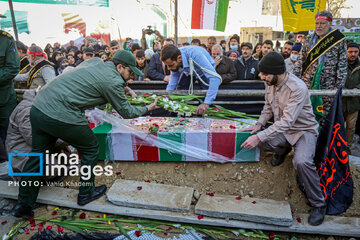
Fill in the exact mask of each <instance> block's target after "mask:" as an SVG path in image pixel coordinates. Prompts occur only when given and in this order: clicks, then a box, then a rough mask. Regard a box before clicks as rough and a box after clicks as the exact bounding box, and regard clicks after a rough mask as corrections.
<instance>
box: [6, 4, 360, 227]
mask: <svg viewBox="0 0 360 240" xmlns="http://www.w3.org/2000/svg"><path fill="white" fill-rule="evenodd" d="M331 20H332V15H331V13H329V12H326V11H323V12H320V13H318V14H317V15H316V19H315V26H316V30H315V32H314V33H313V34H312V35H309V36H308V37H307V38H306V39H304V41H303V42H295V41H291V40H289V41H287V42H286V43H285V44H284V46H282V47H281V46H279V45H278V44H276V46H275V48H274V43H273V41H272V40H265V41H264V42H262V43H258V44H256V45H255V47H254V46H253V45H252V44H251V43H250V42H242V43H240V37H239V36H238V35H237V34H235V35H233V36H232V37H230V39H229V41H228V43H226V41H225V40H220V41H219V40H218V39H216V37H213V36H212V37H209V38H208V39H207V43H206V44H204V43H201V41H200V40H199V39H193V40H192V41H191V43H182V44H179V45H178V46H176V45H175V42H174V40H173V39H171V38H164V37H163V36H161V34H160V33H159V32H158V31H151V32H150V33H149V31H150V30H149V29H146V30H143V36H142V39H141V41H140V42H141V44H139V43H136V42H135V41H134V40H133V39H131V38H126V41H125V42H124V44H123V45H122V46H120V43H119V42H118V41H115V40H113V41H111V42H110V44H109V45H103V46H100V44H99V43H98V42H96V43H95V44H90V43H89V41H88V40H87V39H86V38H85V40H84V44H83V45H81V46H80V47H77V46H75V44H74V41H70V42H69V46H68V47H66V48H64V47H61V45H60V44H59V43H55V44H54V45H53V46H51V45H50V44H48V45H46V47H45V49H42V48H40V47H39V46H37V45H35V44H32V45H31V46H30V47H27V46H25V45H24V44H23V43H21V42H16V43H15V42H13V40H12V37H11V36H8V35H6V34H4V35H5V36H4V37H3V38H2V39H1V41H3V42H4V43H6V46H7V47H8V49H9V50H8V52H9V56H8V57H7V58H6V59H2V60H1V62H0V64H1V72H0V94H1V96H4V97H2V98H1V99H0V117H1V118H0V120H1V122H0V127H1V130H2V140H3V141H2V143H5V138H6V134H9V136H13V135H11V134H12V133H11V131H15V130H16V129H19V127H20V126H19V125H20V124H19V123H16V120H19V119H16V118H14V116H13V115H12V112H13V111H14V109H15V108H20V107H19V106H20V105H19V106H18V107H17V106H16V105H17V102H16V95H15V92H14V90H13V83H15V84H17V83H21V82H22V83H25V84H24V85H25V88H28V89H34V93H33V95H32V96H29V97H28V96H26V95H24V101H25V100H26V101H30V105H29V104H27V105H26V106H27V107H26V108H25V107H24V106H23V107H22V108H24V109H26V112H24V113H23V114H25V115H24V117H23V118H22V119H23V123H21V124H22V125H24V124H27V127H28V129H27V133H28V135H29V134H32V136H31V137H32V152H45V150H48V149H53V148H54V145H55V143H56V141H57V139H58V138H59V139H62V140H64V141H65V142H67V143H69V144H71V145H72V146H74V147H75V148H77V149H78V151H79V152H80V153H81V156H82V164H83V165H90V166H94V165H95V164H96V162H97V154H98V143H97V140H96V138H95V136H94V134H93V133H92V132H91V130H90V128H89V127H88V126H87V122H86V120H85V119H84V117H83V113H82V112H83V110H84V109H88V108H92V107H94V106H99V105H102V104H105V103H107V102H109V103H111V104H112V105H113V107H114V108H115V109H116V110H117V111H118V112H119V113H120V115H122V116H123V117H124V118H132V117H137V116H140V115H143V114H145V113H146V112H147V111H152V110H154V109H156V108H158V106H156V101H155V102H154V103H153V104H150V105H148V106H146V107H134V106H131V105H130V104H129V102H128V101H127V100H126V97H125V94H128V95H131V96H134V95H135V93H134V91H133V90H131V88H130V87H129V86H128V85H127V84H131V83H132V81H151V80H161V81H164V82H166V83H167V90H175V89H179V90H181V89H186V90H192V89H195V88H198V89H203V90H208V91H207V94H206V96H205V99H204V102H202V103H201V104H200V105H199V106H198V107H197V110H196V113H197V114H199V115H204V114H205V112H206V111H207V109H208V108H209V106H210V105H211V104H212V103H213V101H214V100H215V98H216V96H217V92H218V88H219V85H220V84H229V83H231V82H232V81H233V80H236V79H237V80H255V79H261V80H263V81H264V82H265V83H266V84H265V85H266V94H265V106H264V109H263V111H262V113H261V116H260V118H259V120H258V122H257V124H256V125H255V126H254V127H253V128H251V129H250V130H251V131H252V132H253V133H255V132H259V133H257V134H256V135H253V136H251V137H250V138H249V139H248V140H246V141H245V142H244V144H243V145H242V147H244V148H249V149H251V148H253V147H257V146H259V147H260V148H262V149H264V150H266V151H273V152H275V153H276V154H275V156H274V159H273V160H272V161H271V163H272V165H273V166H278V165H280V164H281V163H282V162H283V161H284V159H285V157H286V156H287V154H288V153H289V152H290V151H291V149H292V147H295V152H294V158H293V163H294V167H295V169H296V170H297V172H298V174H299V177H300V179H301V181H302V182H303V183H304V186H305V190H306V193H307V196H308V198H309V202H310V203H311V205H312V206H313V207H314V210H313V211H312V213H311V214H310V217H309V223H310V224H312V225H319V224H321V223H322V221H323V219H324V215H325V208H326V203H325V200H324V197H323V196H322V193H321V191H320V184H318V181H319V178H318V176H317V173H316V169H315V165H314V163H313V155H314V151H315V146H316V138H317V135H318V127H319V124H320V125H321V124H322V119H323V118H322V119H320V120H319V121H316V119H315V115H314V113H313V107H312V105H311V102H310V94H309V91H308V89H314V88H313V85H314V82H315V81H318V83H319V84H318V85H319V88H320V89H337V88H338V87H340V86H345V87H346V88H349V89H358V88H360V71H359V70H360V63H359V45H358V44H356V43H354V42H351V41H350V42H346V40H345V38H344V37H343V36H342V34H341V33H340V34H339V31H337V30H334V29H331ZM2 33H3V32H2ZM146 34H155V35H156V36H157V37H156V40H155V41H154V42H153V44H152V46H151V47H149V48H148V46H147V44H146V41H145V35H146ZM331 41H335V42H331ZM320 43H321V44H320ZM326 44H327V45H326ZM318 45H321V46H322V49H317V46H318ZM4 46H5V45H4ZM121 48H122V49H121ZM15 49H17V52H16V54H15V53H12V51H15ZM310 55H311V56H310ZM309 56H310V57H309ZM5 62H6V64H5ZM5 68H6V69H7V70H5ZM130 86H131V85H130ZM40 88H41V89H40ZM35 89H36V91H35ZM35 95H36V97H35ZM29 99H30V100H29ZM332 99H333V98H332V97H323V98H322V100H323V110H321V111H322V114H323V116H326V114H327V112H328V111H329V109H330V106H331V103H332ZM343 106H344V115H345V118H346V128H347V139H348V143H349V148H350V150H354V149H355V147H356V142H357V139H356V138H355V137H354V134H355V130H356V121H357V117H358V112H359V109H360V104H359V98H355V97H354V98H344V102H343ZM20 110H21V109H17V110H16V111H14V113H16V114H19V111H20ZM11 115H12V117H11ZM19 116H20V115H19ZM272 117H273V118H274V124H273V125H272V126H270V127H268V128H266V129H265V130H263V131H261V130H262V129H263V128H264V127H265V126H266V123H267V121H268V120H270V119H271V118H272ZM9 119H10V124H9ZM9 126H10V127H9ZM29 128H32V130H31V131H29ZM8 129H9V131H10V133H9V132H8ZM18 134H20V133H18ZM21 137H22V138H25V137H24V136H20V137H19V138H21ZM28 137H29V136H28ZM31 137H30V138H27V140H26V141H27V143H29V142H30V143H31ZM9 139H10V143H9ZM9 139H7V141H6V144H8V145H9V144H10V145H11V144H16V143H17V142H19V141H20V140H19V139H17V138H16V137H15V138H14V137H11V138H9ZM29 139H30V140H29ZM11 140H12V142H11ZM23 141H25V140H23ZM30 145H31V144H30ZM7 149H10V151H11V150H13V149H15V148H14V147H13V146H10V147H9V146H7ZM5 159H7V157H5ZM38 168H39V163H38V162H37V161H36V157H30V158H29V159H28V160H27V162H26V163H25V164H24V165H23V170H24V171H26V172H32V171H35V172H36V170H37V169H38ZM34 179H35V178H34V177H23V178H22V181H31V180H34ZM36 179H37V180H38V178H36ZM84 182H88V183H91V185H90V186H88V185H87V186H86V187H80V190H79V196H78V204H79V205H85V204H87V203H89V202H91V201H92V200H94V199H96V198H98V197H100V196H102V195H103V194H104V192H105V191H106V186H105V185H102V186H99V187H95V186H94V176H92V177H91V178H90V179H89V180H86V181H85V180H84ZM38 191H39V187H36V186H31V187H28V186H22V187H20V191H19V199H18V205H17V206H16V207H15V208H14V211H13V214H14V215H15V216H25V215H26V216H31V214H32V211H31V206H33V204H34V203H35V200H36V197H37V194H38ZM29 209H30V210H29Z"/></svg>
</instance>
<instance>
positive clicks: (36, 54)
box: [14, 46, 55, 89]
mask: <svg viewBox="0 0 360 240" xmlns="http://www.w3.org/2000/svg"><path fill="white" fill-rule="evenodd" d="M28 53H29V62H30V66H31V69H30V70H29V71H28V72H27V73H23V74H18V75H16V77H15V78H14V81H15V82H26V83H27V87H28V88H30V89H36V88H37V87H38V86H44V85H45V84H47V83H49V82H50V81H51V80H53V79H54V77H55V70H54V66H53V64H52V63H50V62H49V61H48V60H47V59H46V54H45V53H44V52H43V50H42V49H41V48H40V47H38V46H31V47H30V48H29V52H28Z"/></svg>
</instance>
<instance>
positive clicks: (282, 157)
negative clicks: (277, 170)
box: [271, 148, 292, 167]
mask: <svg viewBox="0 0 360 240" xmlns="http://www.w3.org/2000/svg"><path fill="white" fill-rule="evenodd" d="M291 149H292V148H288V149H286V151H285V153H284V154H281V155H280V154H275V155H274V158H273V159H271V165H272V166H273V167H276V166H279V165H280V164H282V163H283V162H284V160H285V158H286V156H287V155H288V153H289V152H291Z"/></svg>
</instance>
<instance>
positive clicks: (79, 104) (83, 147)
mask: <svg viewBox="0 0 360 240" xmlns="http://www.w3.org/2000/svg"><path fill="white" fill-rule="evenodd" d="M133 61H134V64H135V58H134V59H133ZM124 87H125V81H124V80H123V78H122V77H121V75H120V74H119V72H118V71H117V70H116V67H115V65H114V63H113V62H106V63H104V62H103V61H102V60H101V59H100V58H92V59H89V60H87V61H85V62H83V63H81V64H80V65H79V66H78V67H76V68H75V69H73V70H70V71H68V72H66V73H63V74H61V75H59V76H57V77H56V78H54V79H53V81H51V82H50V83H48V84H46V85H45V86H44V87H43V88H42V89H41V90H40V92H39V93H38V95H37V97H36V98H35V100H34V103H33V106H32V109H31V112H30V118H31V125H32V134H33V146H32V152H34V153H41V152H43V153H44V152H45V151H46V150H50V152H51V150H52V149H53V147H54V144H55V142H56V140H57V138H60V139H62V140H64V141H65V142H68V143H69V144H70V145H72V146H74V147H75V148H77V150H78V151H79V152H80V155H81V165H82V166H84V165H87V166H91V169H92V168H93V167H94V165H96V163H97V160H98V141H97V139H96V137H95V135H94V133H93V132H92V131H91V129H90V128H89V126H88V123H87V121H86V119H85V116H84V110H85V109H89V108H92V107H94V106H98V105H102V104H105V103H108V102H109V103H111V105H112V106H113V107H114V108H115V109H116V111H118V112H119V113H120V115H121V116H123V117H124V118H133V117H137V116H140V115H143V114H144V113H146V111H147V108H146V107H134V106H131V105H130V103H129V102H128V100H127V98H126V96H125V91H124ZM39 169H40V164H39V158H36V157H30V159H29V161H28V162H27V163H26V165H25V166H24V169H23V172H39ZM91 171H92V170H91ZM39 180H41V177H22V179H21V181H39ZM80 182H81V183H90V184H89V185H87V186H81V187H80V189H79V194H88V193H91V192H92V191H93V190H94V175H93V174H92V176H91V178H90V179H89V180H87V181H86V180H82V179H81V181H80ZM39 188H40V187H35V186H33V185H32V186H26V187H20V191H19V198H18V201H19V205H23V206H32V205H33V204H34V203H35V201H36V198H37V195H38V191H39Z"/></svg>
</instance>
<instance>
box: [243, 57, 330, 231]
mask: <svg viewBox="0 0 360 240" xmlns="http://www.w3.org/2000/svg"><path fill="white" fill-rule="evenodd" d="M258 67H259V72H260V74H259V76H260V78H261V80H263V81H265V83H266V90H265V91H266V92H265V106H264V108H263V110H262V112H261V115H260V117H259V119H258V122H257V123H256V125H255V126H253V127H251V128H248V129H245V130H248V131H252V132H251V134H253V133H255V132H257V131H260V130H261V128H262V127H264V126H265V125H266V122H267V121H268V120H270V119H271V118H272V117H274V124H273V125H271V126H270V127H268V128H266V129H265V130H263V131H260V132H258V133H257V134H256V135H252V136H251V137H249V138H248V139H247V140H246V141H245V142H244V143H243V144H242V145H241V147H244V148H247V149H252V148H254V147H256V146H259V147H260V149H262V150H264V151H271V152H274V153H275V157H274V159H272V161H271V164H272V165H273V166H277V165H280V164H281V163H282V162H283V161H284V159H285V157H286V155H287V154H288V153H289V152H290V151H291V149H292V147H294V158H293V165H294V168H295V170H296V171H297V174H298V175H299V177H300V180H301V181H302V182H303V184H304V186H305V191H306V195H307V197H308V200H309V202H310V204H311V205H312V206H313V207H314V208H313V210H312V211H311V213H310V216H309V219H308V222H309V224H311V225H320V224H321V223H322V222H323V220H324V216H325V212H326V202H325V199H324V196H323V194H322V191H321V188H320V180H319V176H318V174H317V172H316V167H315V164H314V160H313V157H314V154H315V149H316V140H317V135H318V127H319V125H318V123H317V121H316V120H315V115H314V113H313V108H312V105H311V102H310V94H309V91H308V89H307V87H306V85H305V83H304V81H302V80H301V79H299V78H298V77H296V76H295V75H293V74H291V73H289V72H286V70H285V69H286V68H285V62H284V58H283V57H282V56H281V55H280V54H279V53H276V52H270V53H268V54H267V55H265V56H264V57H263V58H262V59H261V61H260V62H259V65H258Z"/></svg>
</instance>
